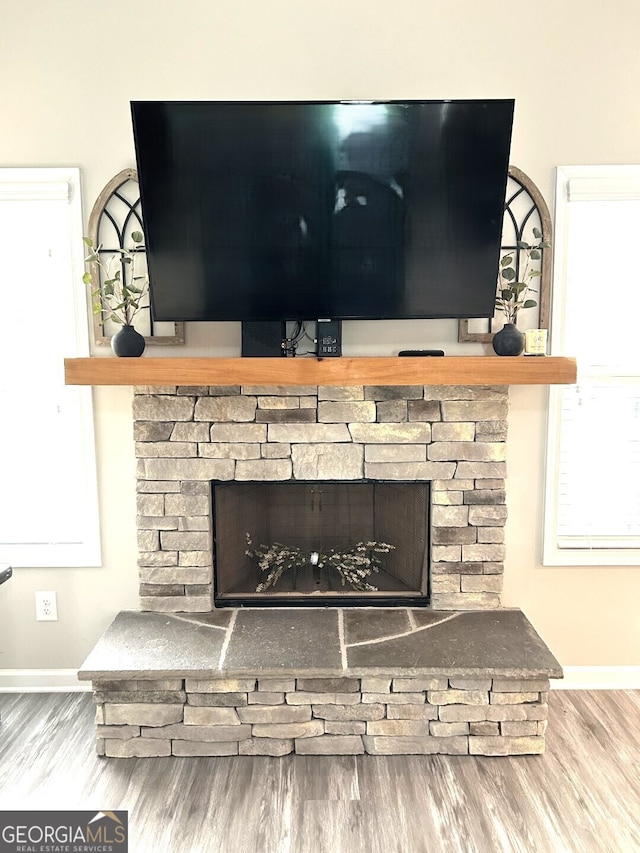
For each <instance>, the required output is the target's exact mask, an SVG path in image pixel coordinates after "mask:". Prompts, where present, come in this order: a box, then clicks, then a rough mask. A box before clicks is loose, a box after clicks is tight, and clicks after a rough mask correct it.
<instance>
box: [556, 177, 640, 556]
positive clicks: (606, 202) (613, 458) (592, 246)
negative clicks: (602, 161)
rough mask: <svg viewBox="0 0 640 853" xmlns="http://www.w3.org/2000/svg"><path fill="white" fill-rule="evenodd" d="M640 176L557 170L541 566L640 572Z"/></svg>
mask: <svg viewBox="0 0 640 853" xmlns="http://www.w3.org/2000/svg"><path fill="white" fill-rule="evenodd" d="M638 234H640V166H572V167H563V168H560V169H559V170H558V178H557V188H556V247H555V248H556V255H555V257H556V272H555V281H554V302H553V350H554V354H557V355H562V354H566V355H575V356H576V357H577V359H578V383H577V385H576V386H575V387H556V388H553V389H552V390H551V391H550V405H549V433H548V460H547V461H548V465H547V486H546V500H545V532H544V553H543V562H544V564H545V565H640V347H639V346H638V329H637V328H636V327H637V326H638V324H639V323H640V274H639V273H638V263H637V260H636V246H637V240H638Z"/></svg>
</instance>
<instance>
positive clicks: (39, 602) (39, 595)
mask: <svg viewBox="0 0 640 853" xmlns="http://www.w3.org/2000/svg"><path fill="white" fill-rule="evenodd" d="M36 621H37V622H57V621H58V604H57V602H56V594H55V592H53V591H50V592H36Z"/></svg>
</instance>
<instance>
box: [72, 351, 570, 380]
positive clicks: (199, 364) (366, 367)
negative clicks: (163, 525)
mask: <svg viewBox="0 0 640 853" xmlns="http://www.w3.org/2000/svg"><path fill="white" fill-rule="evenodd" d="M64 364H65V382H66V384H67V385H156V386H157V385H571V384H573V383H575V381H576V376H577V368H576V360H575V358H567V357H558V356H547V357H545V356H542V357H540V356H538V357H536V356H529V357H527V356H521V357H517V358H510V357H500V356H444V357H428V358H411V357H409V358H404V357H402V358H395V357H387V358H365V357H359V358H325V359H322V358H145V357H144V356H143V357H142V358H115V357H113V358H111V357H106V358H67V359H65V363H64Z"/></svg>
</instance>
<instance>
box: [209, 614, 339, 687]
mask: <svg viewBox="0 0 640 853" xmlns="http://www.w3.org/2000/svg"><path fill="white" fill-rule="evenodd" d="M338 623H339V611H338V608H336V607H323V608H316V607H313V608H278V609H273V608H271V609H269V610H239V611H238V618H237V619H236V624H235V627H234V630H233V635H232V637H231V642H230V643H229V650H228V652H227V656H226V658H225V662H224V667H225V670H229V671H230V672H262V671H266V672H268V673H270V674H277V675H283V674H292V675H293V674H296V675H306V674H307V673H312V674H318V673H322V674H327V675H330V674H334V673H337V674H340V675H342V674H343V667H342V654H341V647H340V634H339V624H338Z"/></svg>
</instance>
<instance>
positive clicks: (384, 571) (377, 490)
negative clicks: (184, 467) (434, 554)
mask: <svg viewBox="0 0 640 853" xmlns="http://www.w3.org/2000/svg"><path fill="white" fill-rule="evenodd" d="M212 488H213V530H214V537H213V539H214V576H215V597H216V604H217V605H218V606H242V605H245V606H262V607H264V606H274V605H280V606H299V605H304V604H308V605H313V606H318V605H319V604H326V605H328V604H333V605H345V606H346V605H349V606H357V605H360V606H364V605H366V606H371V605H394V604H395V605H398V604H411V605H412V606H424V605H426V604H427V603H428V594H429V590H428V582H429V550H430V549H429V527H430V525H429V506H430V487H429V483H428V482H423V483H415V482H412V483H405V482H381V481H367V482H334V481H332V482H285V483H281V482H267V483H264V482H260V483H258V482H249V483H238V482H234V483H214V484H212Z"/></svg>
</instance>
